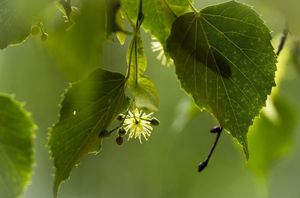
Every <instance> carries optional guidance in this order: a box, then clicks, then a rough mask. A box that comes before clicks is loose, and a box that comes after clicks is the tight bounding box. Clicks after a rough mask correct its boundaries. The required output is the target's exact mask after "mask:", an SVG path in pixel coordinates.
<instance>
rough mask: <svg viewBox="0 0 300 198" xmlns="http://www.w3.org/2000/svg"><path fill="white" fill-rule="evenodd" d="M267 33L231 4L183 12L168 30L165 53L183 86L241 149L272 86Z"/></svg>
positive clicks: (249, 13) (257, 20)
mask: <svg viewBox="0 0 300 198" xmlns="http://www.w3.org/2000/svg"><path fill="white" fill-rule="evenodd" d="M270 40H271V35H270V31H269V29H268V28H267V27H266V25H265V24H264V22H263V21H262V20H261V19H260V17H259V15H258V14H257V13H256V12H255V11H254V10H252V9H251V8H250V7H248V6H246V5H244V4H241V3H237V2H235V1H231V2H227V3H222V4H218V5H215V6H210V7H207V8H205V9H203V10H201V11H200V12H193V13H186V14H184V15H182V16H180V17H178V18H177V19H176V21H175V22H174V23H173V25H172V31H171V35H170V37H169V39H168V41H167V49H168V52H169V53H170V55H171V57H172V58H173V59H174V63H175V66H176V73H177V76H178V79H179V80H180V82H181V85H182V87H183V88H184V89H185V90H186V92H187V93H188V94H190V95H192V97H193V98H194V100H195V103H196V104H197V105H198V106H199V108H200V109H205V110H207V111H209V112H211V113H212V114H213V115H214V116H215V117H216V118H217V119H218V121H219V122H220V125H221V126H222V127H224V128H225V129H226V130H227V131H229V132H230V133H231V134H232V136H233V137H235V138H236V139H237V140H238V141H239V143H241V144H242V146H243V148H244V152H245V154H246V157H247V158H248V156H249V154H248V146H247V131H248V128H249V126H251V125H252V123H253V119H254V118H255V117H256V116H257V115H258V114H259V112H260V110H261V108H262V107H263V106H264V105H265V102H266V99H267V96H268V95H269V94H270V92H271V89H272V87H273V86H274V85H275V81H274V76H275V71H276V56H275V53H274V50H273V47H272V45H271V43H270Z"/></svg>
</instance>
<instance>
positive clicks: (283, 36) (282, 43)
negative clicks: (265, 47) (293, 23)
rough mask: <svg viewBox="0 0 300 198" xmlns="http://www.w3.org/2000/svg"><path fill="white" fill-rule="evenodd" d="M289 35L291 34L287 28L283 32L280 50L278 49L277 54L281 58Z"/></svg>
mask: <svg viewBox="0 0 300 198" xmlns="http://www.w3.org/2000/svg"><path fill="white" fill-rule="evenodd" d="M288 34H289V30H288V27H286V28H285V29H284V30H283V33H282V36H281V39H280V43H279V45H278V48H277V52H276V55H277V56H279V55H280V53H281V51H282V50H283V48H284V45H285V43H286V40H287V38H288Z"/></svg>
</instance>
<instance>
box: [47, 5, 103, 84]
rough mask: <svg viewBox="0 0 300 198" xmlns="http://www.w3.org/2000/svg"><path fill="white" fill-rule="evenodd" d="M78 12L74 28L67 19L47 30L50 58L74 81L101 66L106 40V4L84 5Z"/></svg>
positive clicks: (79, 6)
mask: <svg viewBox="0 0 300 198" xmlns="http://www.w3.org/2000/svg"><path fill="white" fill-rule="evenodd" d="M76 6H77V5H76ZM78 10H79V11H78V14H77V15H78V16H77V17H73V19H72V26H71V27H69V25H68V23H66V22H65V19H64V18H63V17H60V18H59V19H56V20H54V21H53V22H52V23H51V26H49V27H46V28H47V32H48V34H49V37H48V39H47V41H46V46H47V48H48V50H49V52H50V55H51V56H52V57H53V59H54V60H55V61H56V62H57V63H58V64H57V65H58V66H59V67H61V68H62V70H63V71H64V72H65V73H66V75H67V76H68V77H69V78H70V79H72V80H79V79H81V78H82V77H83V76H85V75H87V74H88V73H90V72H91V71H92V70H93V69H95V67H97V66H99V65H101V53H102V44H103V42H104V41H105V39H106V37H105V3H104V1H98V0H90V1H81V4H80V5H78ZM72 12H74V11H72ZM53 14H54V13H53Z"/></svg>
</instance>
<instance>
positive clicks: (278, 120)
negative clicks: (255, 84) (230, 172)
mask: <svg viewBox="0 0 300 198" xmlns="http://www.w3.org/2000/svg"><path fill="white" fill-rule="evenodd" d="M296 125H297V114H296V112H295V110H294V109H293V107H292V106H291V105H290V104H289V103H287V102H286V101H285V100H284V99H283V98H282V97H279V96H278V95H275V96H273V97H272V100H270V101H269V103H268V104H267V106H266V107H265V108H264V109H263V111H262V112H261V114H260V117H257V118H256V119H255V121H254V124H253V126H251V127H250V130H249V135H248V137H249V151H250V153H251V157H250V159H249V163H248V164H249V167H250V168H251V169H252V170H253V171H254V173H255V174H256V175H257V176H259V177H261V178H263V179H266V176H267V174H268V172H269V171H270V169H271V167H272V165H273V164H274V162H276V161H278V160H279V159H280V158H282V157H283V156H285V155H286V154H287V153H288V152H289V151H290V149H291V146H292V141H293V132H294V131H295V128H296Z"/></svg>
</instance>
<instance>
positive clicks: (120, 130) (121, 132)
mask: <svg viewBox="0 0 300 198" xmlns="http://www.w3.org/2000/svg"><path fill="white" fill-rule="evenodd" d="M118 133H119V135H120V136H121V135H125V134H126V131H125V129H124V128H122V127H121V128H119V130H118Z"/></svg>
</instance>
